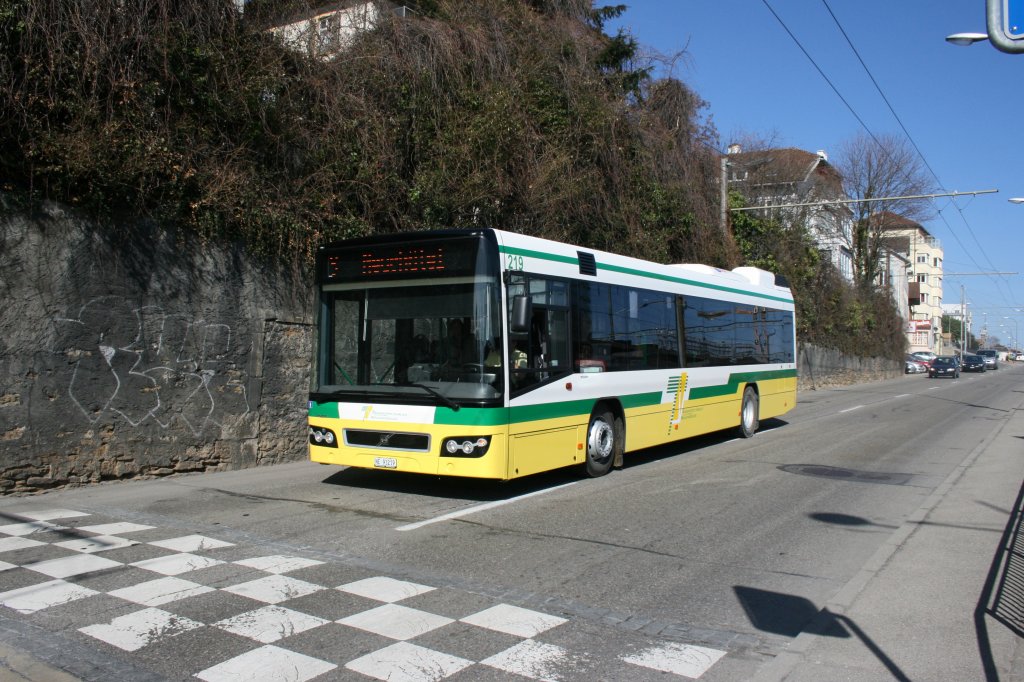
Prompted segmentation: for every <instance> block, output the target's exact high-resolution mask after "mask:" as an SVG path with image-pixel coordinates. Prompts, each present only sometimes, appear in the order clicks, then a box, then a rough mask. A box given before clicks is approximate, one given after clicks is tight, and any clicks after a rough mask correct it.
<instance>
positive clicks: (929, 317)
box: [877, 212, 946, 353]
mask: <svg viewBox="0 0 1024 682" xmlns="http://www.w3.org/2000/svg"><path fill="white" fill-rule="evenodd" d="M877 220H878V221H879V229H880V230H881V233H882V235H883V240H884V242H885V245H886V246H887V247H888V248H889V249H890V250H892V251H895V252H897V253H901V254H903V255H904V256H905V257H906V258H907V259H908V260H909V266H908V269H907V278H908V280H909V284H908V287H907V298H908V303H909V306H910V319H909V321H908V323H907V342H908V345H909V347H910V352H911V353H913V352H916V351H931V352H933V353H942V352H943V351H944V350H946V349H945V348H944V347H943V344H942V258H943V253H942V244H941V243H940V242H939V240H938V239H936V238H935V237H933V236H932V235H931V234H930V233H929V232H928V230H926V229H924V227H923V226H922V225H921V224H920V223H916V222H914V221H913V220H908V219H906V218H903V217H902V216H898V215H896V214H894V213H889V212H884V213H881V214H879V215H878V216H877Z"/></svg>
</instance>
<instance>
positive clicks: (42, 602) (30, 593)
mask: <svg viewBox="0 0 1024 682" xmlns="http://www.w3.org/2000/svg"><path fill="white" fill-rule="evenodd" d="M94 594H98V592H96V590H90V589H89V588H88V587H82V586H81V585H75V584H73V583H69V582H66V581H64V580H50V581H49V582H45V583H39V584H38V585H29V586H28V587H21V588H19V589H17V590H9V591H7V592H3V593H0V604H3V605H4V606H6V607H7V608H10V609H14V610H15V611H17V612H18V613H24V614H29V613H35V612H36V611H42V610H43V609H48V608H50V607H51V606H57V605H58V604H67V603H68V602H72V601H75V600H76V599H82V598H83V597H89V596H92V595H94Z"/></svg>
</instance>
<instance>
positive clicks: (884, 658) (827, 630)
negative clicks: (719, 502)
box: [733, 585, 910, 682]
mask: <svg viewBox="0 0 1024 682" xmlns="http://www.w3.org/2000/svg"><path fill="white" fill-rule="evenodd" d="M733 591H734V592H735V593H736V597H737V598H738V599H739V602H740V605H741V606H742V607H743V610H744V611H746V614H747V618H749V619H750V623H751V624H752V625H753V626H754V627H755V628H757V629H758V630H761V631H763V632H770V633H772V634H776V635H783V636H785V637H796V636H797V635H799V634H801V633H803V632H807V633H809V634H812V635H818V636H820V637H838V638H842V639H847V638H849V637H851V636H854V637H856V638H857V639H859V640H860V641H861V642H862V643H863V644H864V646H866V647H867V648H868V649H869V650H870V651H871V653H872V654H874V656H875V658H877V659H878V660H879V661H880V662H881V663H882V665H884V666H885V667H886V669H887V670H888V671H889V673H890V674H891V675H892V677H893V679H894V680H901V681H902V682H909V679H910V678H908V677H907V676H906V674H904V673H903V671H902V670H900V668H899V666H898V665H896V662H895V661H893V660H892V659H891V658H889V656H888V655H886V653H885V652H884V651H882V649H881V647H879V646H878V644H877V643H875V641H874V640H872V639H871V638H870V637H869V636H868V635H867V633H866V632H864V631H863V630H861V629H860V627H858V626H857V623H856V622H855V621H853V620H852V619H850V618H847V617H846V616H844V615H841V614H837V613H832V612H831V611H829V610H828V609H821V610H819V609H818V608H817V607H816V606H815V605H814V604H813V603H811V601H810V600H808V599H804V598H803V597H797V596H795V595H792V594H783V593H781V592H770V591H768V590H759V589H757V588H754V587H743V586H742V585H735V586H733Z"/></svg>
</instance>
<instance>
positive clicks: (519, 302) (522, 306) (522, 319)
mask: <svg viewBox="0 0 1024 682" xmlns="http://www.w3.org/2000/svg"><path fill="white" fill-rule="evenodd" d="M531 317H533V301H531V300H530V298H529V297H528V296H525V295H522V294H520V295H519V296H513V297H512V319H511V320H510V321H509V331H510V332H511V333H513V334H528V333H529V331H530V318H531Z"/></svg>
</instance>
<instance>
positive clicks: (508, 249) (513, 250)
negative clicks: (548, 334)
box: [499, 246, 793, 303]
mask: <svg viewBox="0 0 1024 682" xmlns="http://www.w3.org/2000/svg"><path fill="white" fill-rule="evenodd" d="M499 251H501V253H508V254H513V255H516V256H529V257H530V258H539V259H541V260H548V261H554V262H556V263H568V264H569V265H579V259H578V258H572V257H571V256H558V255H555V254H551V253H544V252H543V251H533V250H532V249H521V248H518V247H515V246H502V247H501V248H500V249H499ZM597 269H598V270H605V271H608V272H618V273H621V274H625V275H633V276H634V277H644V278H647V279H657V280H661V281H663V282H673V283H675V284H688V285H690V286H695V287H701V288H703V289H714V290H715V291H727V292H729V293H733V294H744V295H746V296H755V297H757V298H764V299H767V300H769V301H781V302H782V303H792V302H793V299H791V298H783V297H781V296H769V295H768V294H759V293H757V292H754V291H749V290H747V289H736V288H733V287H726V286H722V285H720V284H706V283H704V282H698V281H696V280H692V279H686V278H685V277H673V276H672V275H662V274H655V273H651V272H647V271H644V270H635V269H633V268H627V267H623V266H621V265H608V264H606V263H602V262H601V261H597Z"/></svg>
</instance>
